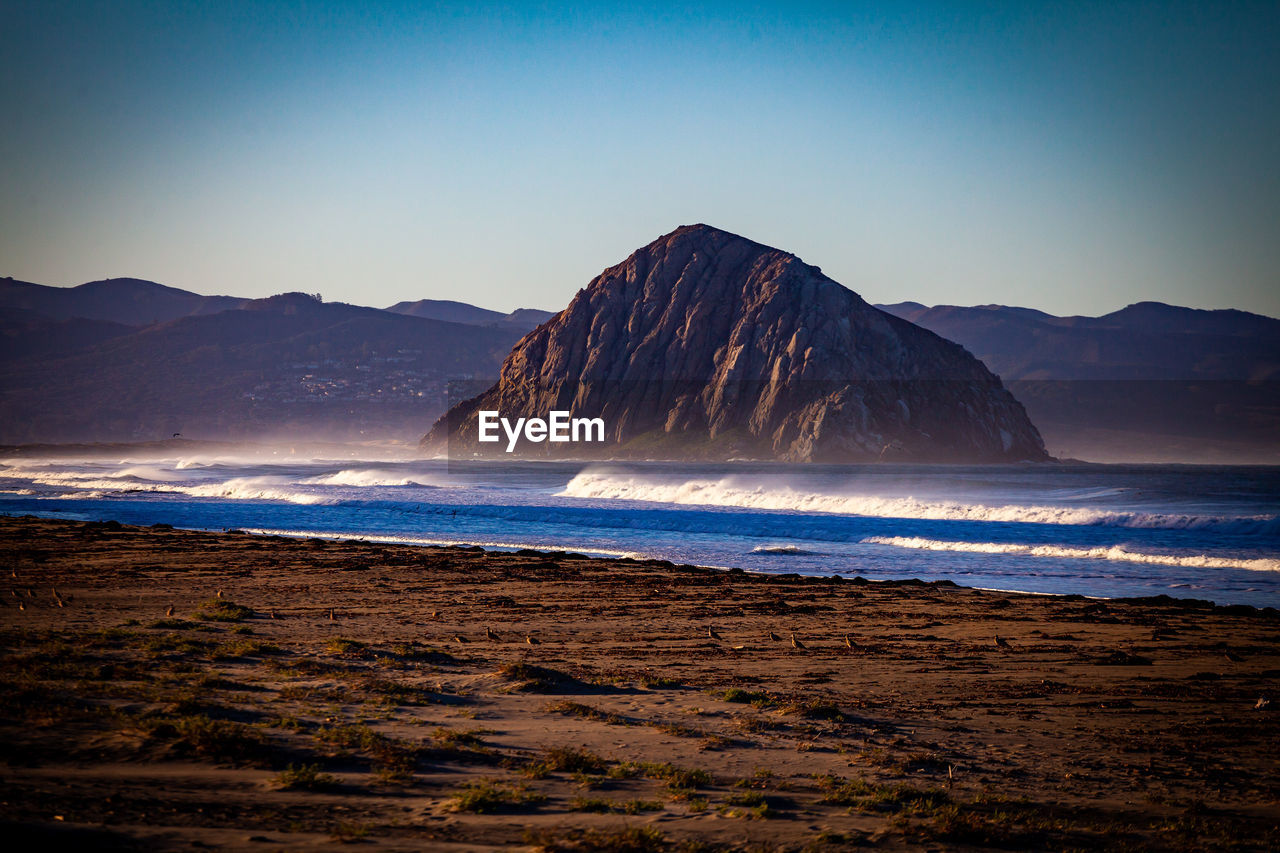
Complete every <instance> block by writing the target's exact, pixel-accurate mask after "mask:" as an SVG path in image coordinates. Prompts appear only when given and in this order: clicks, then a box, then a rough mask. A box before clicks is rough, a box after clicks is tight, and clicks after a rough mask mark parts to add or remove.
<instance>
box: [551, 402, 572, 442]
mask: <svg viewBox="0 0 1280 853" xmlns="http://www.w3.org/2000/svg"><path fill="white" fill-rule="evenodd" d="M547 440H548V441H568V440H569V413H568V412H565V411H561V410H559V409H556V410H553V411H552V412H551V433H550V435H548V436H547Z"/></svg>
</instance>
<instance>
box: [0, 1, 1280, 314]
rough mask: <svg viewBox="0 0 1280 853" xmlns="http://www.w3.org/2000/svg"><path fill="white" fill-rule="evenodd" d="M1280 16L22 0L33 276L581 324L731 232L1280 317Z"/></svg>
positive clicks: (1114, 8) (994, 278) (13, 146)
mask: <svg viewBox="0 0 1280 853" xmlns="http://www.w3.org/2000/svg"><path fill="white" fill-rule="evenodd" d="M1277 44H1280V3H1276V2H1274V0H1271V2H1264V3H1254V2H1249V0H1238V2H1231V3H1204V2H1197V3H1182V2H1165V3H1134V2H1125V0H1107V2H1097V3H1094V2H1088V0H1077V1H1076V2H1055V3H1035V2H1014V3H927V2H910V3H856V2H845V3H835V4H827V3H797V2H789V3H785V4H775V3H755V4H751V3H720V4H715V3H713V4H698V3H689V4H679V5H677V6H673V7H672V8H666V9H662V8H660V7H655V6H653V5H650V4H628V3H612V4H590V3H578V4H571V5H570V4H564V5H561V4H551V3H542V4H536V3H529V4H525V3H509V4H454V3H407V2H398V3H397V2H377V0H365V2H351V3H338V2H293V3H284V2H280V3H253V2H231V3H208V2H127V0H120V1H119V2H110V3H100V2H94V0H75V2H61V0H36V2H25V0H24V2H15V0H0V110H2V111H3V116H4V126H5V130H4V132H3V133H0V164H3V165H0V275H7V276H12V277H14V278H17V279H21V280H26V281H34V282H38V283H42V284H52V285H75V284H79V283H82V282H85V281H91V280H96V279H102V278H110V277H120V276H129V277H136V278H145V279H150V280H153V281H159V282H161V283H164V284H168V285H171V286H174V287H180V288H184V289H187V290H194V291H197V292H200V293H221V294H231V295H236V296H250V297H254V296H267V295H270V294H273V293H279V292H284V291H293V290H300V291H305V292H309V293H320V294H322V296H323V297H324V298H325V299H326V300H330V301H345V302H352V303H356V304H362V305H376V306H380V307H381V306H386V305H390V304H392V303H394V302H398V301H401V300H412V299H421V298H434V299H457V300H461V301H465V302H470V303H473V304H477V305H481V306H484V307H487V308H493V309H498V310H511V309H514V308H517V307H538V308H544V309H549V310H559V309H560V308H562V307H564V306H565V305H566V304H568V302H569V300H570V299H571V298H572V296H573V295H574V293H575V292H576V291H577V290H578V289H579V288H581V287H583V286H585V285H586V284H587V282H588V281H589V280H590V279H591V278H592V277H593V276H595V275H596V274H597V273H599V272H600V271H601V270H602V269H603V268H605V267H607V266H610V265H612V264H615V263H618V262H620V261H621V260H623V259H624V258H625V257H626V256H627V255H629V254H630V253H631V252H632V251H634V250H635V249H637V248H639V247H640V246H643V245H645V244H646V243H648V242H650V241H651V240H653V239H655V238H656V237H658V236H659V235H661V234H664V233H667V232H669V231H671V230H673V229H675V228H676V227H678V226H680V225H684V224H691V223H695V222H705V223H708V224H711V225H714V226H717V227H720V228H724V229H726V230H729V231H733V232H735V233H738V234H742V235H743V236H746V237H749V238H751V239H753V240H757V241H759V242H761V243H765V244H768V245H771V246H776V247H778V248H782V249H785V250H787V251H790V252H794V253H795V254H797V255H799V256H800V257H801V258H802V259H804V260H805V261H807V262H809V263H812V264H817V265H819V266H821V267H822V269H823V271H824V272H825V273H826V274H827V275H829V276H831V277H832V278H834V279H836V280H837V281H839V282H841V283H842V284H844V285H846V286H847V287H849V288H851V289H853V290H854V291H857V292H858V293H859V294H861V295H862V296H863V297H864V298H866V299H868V300H869V301H872V302H898V301H903V300H915V301H918V302H923V303H926V304H939V303H947V304H960V305H971V304H986V303H1001V304H1010V305H1022V306H1028V307H1033V308H1039V309H1042V310H1046V311H1050V312H1052V313H1057V314H1099V313H1105V312H1107V311H1112V310H1115V309H1117V308H1120V307H1122V306H1124V305H1126V304H1129V303H1131V302H1136V301H1140V300H1144V299H1155V300H1160V301H1165V302H1171V303H1174V304H1180V305H1189V306H1192V307H1198V308H1241V309H1245V310H1251V311H1256V312H1260V313H1265V314H1270V315H1272V316H1277V315H1280V50H1277V49H1276V45H1277Z"/></svg>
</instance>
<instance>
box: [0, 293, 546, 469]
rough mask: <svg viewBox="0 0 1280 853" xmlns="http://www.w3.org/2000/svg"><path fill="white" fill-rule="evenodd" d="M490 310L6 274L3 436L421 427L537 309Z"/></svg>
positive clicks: (1, 328) (0, 333)
mask: <svg viewBox="0 0 1280 853" xmlns="http://www.w3.org/2000/svg"><path fill="white" fill-rule="evenodd" d="M113 294H114V295H116V296H118V298H115V299H113ZM475 310H476V311H477V312H481V311H483V309H475ZM45 312H47V313H45ZM492 313H493V314H497V316H499V317H502V318H504V319H503V321H502V322H499V323H495V324H491V325H475V324H466V323H457V322H447V321H444V320H439V319H432V318H430V317H424V316H411V315H407V314H402V313H397V312H392V311H388V310H381V309H377V308H364V307H359V306H354V305H346V304H343V303H325V302H322V301H320V300H319V299H318V298H317V297H315V296H311V295H308V294H302V293H288V294H281V295H278V296H273V297H270V298H267V299H240V298H236V297H226V296H221V297H206V296H201V295H199V294H195V293H190V292H188V291H183V290H177V289H175V288H170V287H165V286H163V285H160V284H156V283H154V282H145V281H139V280H136V279H111V280H107V281H102V282H93V283H91V284H88V285H82V286H80V287H73V288H54V287H45V286H42V285H35V284H31V283H29V282H15V281H13V280H12V279H6V280H0V442H4V443H10V444H14V443H34V442H77V441H137V440H155V439H158V438H167V437H170V436H172V435H173V434H174V433H180V434H182V435H183V436H184V437H188V438H205V439H243V438H258V439H284V438H334V439H360V438H395V437H401V438H409V437H416V436H417V435H420V434H421V432H422V429H423V427H424V424H430V423H431V422H432V421H433V420H434V419H435V418H436V417H438V416H439V414H440V413H441V412H443V411H444V410H445V408H446V407H447V403H448V401H447V397H446V392H447V383H448V381H449V380H450V379H456V378H458V377H471V376H476V375H485V376H488V375H493V374H494V373H495V372H496V370H497V366H498V365H499V364H500V363H501V361H502V358H503V357H504V356H505V355H506V353H507V352H508V351H509V350H510V349H511V346H512V345H513V344H514V343H515V342H516V341H517V340H518V339H519V338H520V337H521V335H523V334H524V333H525V332H526V331H528V329H529V328H531V327H532V326H531V324H532V322H533V320H534V319H536V317H537V316H538V315H540V314H542V313H543V312H536V311H534V312H532V316H525V315H523V314H522V313H521V312H516V314H515V315H514V316H513V315H502V314H498V312H492ZM477 316H478V315H477ZM154 318H158V319H154ZM153 319H154V321H153Z"/></svg>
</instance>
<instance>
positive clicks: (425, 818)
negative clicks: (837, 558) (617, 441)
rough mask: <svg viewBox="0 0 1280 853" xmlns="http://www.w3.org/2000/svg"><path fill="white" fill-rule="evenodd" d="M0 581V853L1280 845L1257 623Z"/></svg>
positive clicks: (991, 598)
mask: <svg viewBox="0 0 1280 853" xmlns="http://www.w3.org/2000/svg"><path fill="white" fill-rule="evenodd" d="M0 554H2V555H3V563H0V570H2V571H3V578H4V580H5V581H7V583H5V584H4V585H0V592H2V593H3V606H2V607H0V625H2V626H3V639H2V642H0V671H2V672H3V676H2V678H3V683H2V688H0V690H2V698H0V705H2V706H3V713H2V714H0V718H2V719H0V725H2V726H3V731H2V733H0V734H2V740H0V743H2V744H3V754H2V756H0V757H2V759H3V763H2V764H0V780H2V781H3V790H2V793H0V823H2V824H3V825H2V826H0V832H3V834H4V837H5V838H6V839H7V841H6V844H5V846H6V847H7V848H8V849H27V848H30V847H34V846H36V845H47V844H56V843H59V842H63V843H71V844H78V845H81V846H82V847H84V848H85V849H130V848H132V847H135V846H136V847H138V848H143V849H156V848H163V849H169V848H173V849H179V848H180V849H191V848H192V847H193V846H194V847H220V848H226V849H233V848H234V849H254V850H259V849H260V850H276V849H288V850H298V849H311V848H326V847H337V846H338V845H340V844H343V843H348V842H350V843H357V845H358V846H357V849H365V848H368V849H381V848H388V849H440V850H485V849H508V848H528V849H546V850H593V849H607V850H649V849H655V850H656V849H668V848H670V849H685V850H717V849H750V850H755V849H759V850H827V849H830V850H839V849H845V848H853V847H859V846H875V847H879V848H884V849H908V848H929V849H980V848H985V847H999V848H1006V849H1007V848H1013V849H1062V848H1092V847H1104V846H1105V847H1109V848H1115V849H1125V848H1130V849H1134V848H1141V849H1183V850H1200V849H1210V848H1218V849H1220V848H1223V847H1233V848H1239V849H1256V850H1264V849H1276V848H1277V847H1280V761H1278V760H1277V747H1278V746H1280V691H1277V690H1276V687H1277V684H1278V683H1280V617H1278V616H1277V614H1276V612H1275V611H1274V610H1268V611H1258V610H1254V609H1252V608H1246V607H1232V608H1220V607H1219V608H1215V607H1212V606H1210V605H1207V604H1204V603H1196V602H1179V601H1176V600H1172V599H1164V600H1155V601H1150V600H1148V601H1141V602H1131V601H1129V602H1117V601H1106V602H1102V601H1091V600H1086V599H1082V598H1078V597H1076V598H1050V597H1039V596H1027V595H1013V594H1004V593H997V592H983V591H978V590H970V589H963V588H957V587H954V586H950V585H942V584H922V583H866V582H862V581H860V580H855V579H848V578H846V579H814V578H801V577H798V576H762V575H752V574H747V573H742V572H725V571H719V570H710V569H698V568H694V567H689V566H673V565H671V564H670V563H665V562H650V561H634V560H604V559H596V558H586V557H581V556H578V555H572V554H564V553H536V552H519V553H504V552H493V551H488V552H486V551H483V550H480V549H478V548H469V549H468V548H458V547H451V548H422V547H400V546H388V545H374V544H369V543H361V542H353V541H341V542H329V541H319V540H297V539H292V540H291V539H283V538H276V537H267V536H253V535H246V534H242V533H238V532H234V531H233V532H226V533H205V532H192V531H182V530H173V529H165V528H164V527H151V528H135V527H128V526H121V525H118V524H114V523H84V522H73V521H52V520H39V519H33V518H21V519H18V518H5V519H0ZM855 572H856V566H853V567H850V569H849V574H850V575H853V574H854V573H855ZM170 608H172V615H167V614H168V613H169V612H170ZM771 632H772V634H773V637H771V636H770V633H771ZM793 632H794V637H795V643H794V644H793V642H792V636H793ZM846 637H847V638H848V641H847V642H846ZM997 637H999V638H1000V639H1001V640H1002V641H1003V643H1004V645H1001V644H997V642H996V638H997ZM529 638H532V640H533V641H534V642H532V643H531V642H529ZM1260 699H1264V701H1263V702H1262V703H1261V704H1263V705H1264V706H1265V707H1261V708H1259V707H1255V706H1257V705H1258V704H1260V703H1259V700H1260ZM1265 699H1271V700H1273V701H1272V702H1271V704H1270V705H1269V706H1267V705H1266V702H1265ZM15 843H16V844H17V846H13V845H14V844H15Z"/></svg>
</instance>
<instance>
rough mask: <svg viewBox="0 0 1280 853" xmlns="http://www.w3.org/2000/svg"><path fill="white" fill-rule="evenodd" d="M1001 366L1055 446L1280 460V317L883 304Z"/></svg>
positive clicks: (1119, 454) (1151, 305)
mask: <svg viewBox="0 0 1280 853" xmlns="http://www.w3.org/2000/svg"><path fill="white" fill-rule="evenodd" d="M880 307H881V308H883V309H884V310H885V311H888V312H890V313H893V314H897V315H898V316H901V317H903V318H905V319H908V320H911V321H912V322H914V323H918V324H919V325H921V326H923V327H925V328H927V329H931V330H932V331H934V332H936V333H937V334H939V335H942V336H943V337H945V338H948V339H950V340H953V341H956V342H957V343H959V344H961V345H963V346H964V347H965V348H966V349H968V350H969V351H970V352H972V353H973V354H974V355H976V356H978V357H979V358H980V359H982V361H983V362H985V363H986V365H987V366H988V367H990V368H991V369H992V370H993V371H995V372H996V373H998V374H1000V376H1001V378H1002V379H1004V381H1005V384H1006V385H1007V386H1008V387H1009V389H1010V390H1011V391H1012V392H1013V393H1014V395H1015V396H1017V397H1018V399H1019V400H1021V401H1022V403H1023V405H1025V406H1026V407H1027V411H1028V413H1029V414H1030V415H1031V417H1032V419H1033V420H1034V421H1035V423H1036V425H1037V426H1038V427H1039V428H1040V430H1041V432H1042V433H1043V434H1044V436H1045V440H1046V443H1047V444H1048V446H1049V448H1050V450H1051V451H1052V452H1053V453H1055V454H1058V455H1063V456H1077V457H1082V458H1089V459H1096V460H1101V461H1152V462H1156V461H1182V462H1226V463H1229V462H1249V463H1259V462H1265V463H1268V464H1280V320H1278V319H1276V318H1273V317H1266V316H1263V315H1260V314H1251V313H1249V312H1247V311H1237V310H1231V309H1229V310H1217V311H1206V310H1201V309H1195V308H1182V307H1179V306H1174V305H1166V304H1164V303H1160V302H1138V303H1135V304H1133V305H1129V306H1127V307H1125V308H1122V309H1120V310H1118V311H1113V312H1111V313H1109V314H1104V315H1102V316H1100V317H1056V316H1054V315H1052V314H1047V313H1045V312H1043V311H1036V310H1034V309H1030V308H1016V307H1010V306H1004V305H976V306H968V307H964V306H956V305H936V306H933V307H928V306H925V305H921V304H920V303H917V302H901V303H897V304H893V305H882V306H880Z"/></svg>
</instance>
